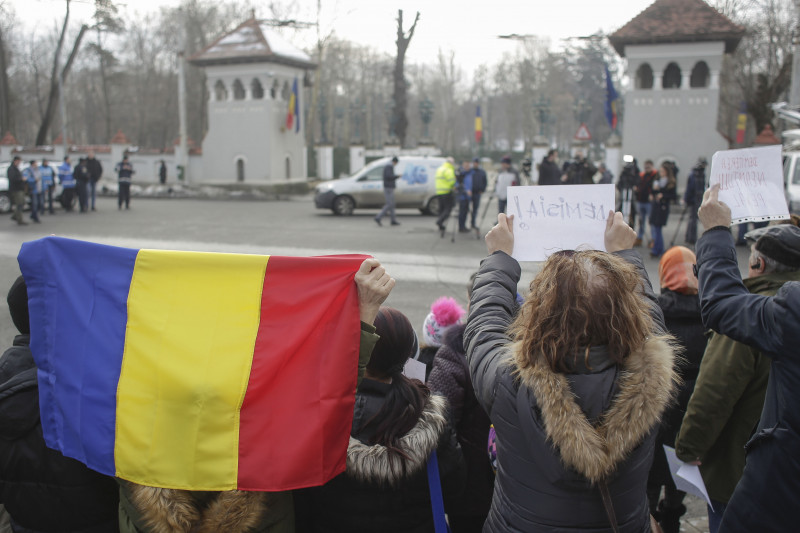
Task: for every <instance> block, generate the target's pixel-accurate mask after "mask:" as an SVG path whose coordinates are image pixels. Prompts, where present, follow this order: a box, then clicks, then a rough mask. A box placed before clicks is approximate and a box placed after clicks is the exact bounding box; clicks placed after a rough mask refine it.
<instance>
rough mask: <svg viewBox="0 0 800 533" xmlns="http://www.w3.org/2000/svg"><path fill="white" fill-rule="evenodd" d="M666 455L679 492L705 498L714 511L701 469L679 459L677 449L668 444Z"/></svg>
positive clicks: (665, 449) (665, 450)
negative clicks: (676, 453)
mask: <svg viewBox="0 0 800 533" xmlns="http://www.w3.org/2000/svg"><path fill="white" fill-rule="evenodd" d="M664 453H665V454H666V455H667V463H669V472H670V474H672V479H673V481H675V486H676V487H677V488H678V490H682V491H684V492H688V493H689V494H694V495H695V496H697V497H699V498H703V499H704V500H705V501H706V502H707V503H708V505H709V506H710V507H711V508H712V509H713V506H712V505H711V498H709V497H708V491H707V490H706V484H705V483H704V482H703V476H702V475H700V468H699V467H697V466H695V465H690V464H689V463H684V462H683V461H681V460H680V459H678V456H677V455H675V448H671V447H669V446H667V445H666V444H665V445H664Z"/></svg>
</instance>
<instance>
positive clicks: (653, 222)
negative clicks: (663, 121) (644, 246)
mask: <svg viewBox="0 0 800 533" xmlns="http://www.w3.org/2000/svg"><path fill="white" fill-rule="evenodd" d="M652 187H653V191H652V196H653V204H652V206H651V208H650V233H651V236H652V238H653V239H652V241H651V243H652V245H653V246H652V248H651V249H650V257H660V256H661V254H663V253H664V233H663V228H664V226H666V225H667V220H668V219H669V211H670V209H669V207H670V204H671V203H673V202H675V200H676V199H677V197H678V193H677V189H678V182H677V180H676V179H675V173H674V170H673V167H672V163H669V162H667V161H664V162H663V163H661V167H660V168H659V179H658V180H657V181H653V184H652Z"/></svg>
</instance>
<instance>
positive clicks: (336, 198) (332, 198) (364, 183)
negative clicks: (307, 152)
mask: <svg viewBox="0 0 800 533" xmlns="http://www.w3.org/2000/svg"><path fill="white" fill-rule="evenodd" d="M398 159H399V161H398V163H397V166H396V167H395V173H396V174H400V175H401V178H400V179H398V180H397V182H396V183H397V189H396V191H395V201H396V204H397V207H398V208H401V207H414V208H417V209H419V210H420V211H421V212H422V213H425V214H430V215H437V214H438V213H439V203H438V202H437V200H436V180H435V179H434V178H435V176H436V169H437V168H439V167H440V166H441V165H442V164H443V163H444V161H445V160H444V158H443V157H413V156H400V157H399V158H398ZM391 160H392V159H391V158H390V157H384V158H382V159H378V160H376V161H373V162H372V163H370V164H368V165H367V166H366V167H364V168H363V169H361V170H360V171H358V172H357V173H355V174H354V175H353V176H350V177H349V178H344V179H340V180H333V181H328V182H325V183H322V184H320V185H318V186H317V188H316V191H315V194H314V203H315V204H316V206H317V208H319V209H331V210H332V211H333V212H334V213H335V214H337V215H352V214H353V211H354V210H355V209H362V208H373V209H374V208H380V207H381V206H382V205H383V203H384V197H383V169H384V167H385V166H386V165H388V164H389V163H390V162H391Z"/></svg>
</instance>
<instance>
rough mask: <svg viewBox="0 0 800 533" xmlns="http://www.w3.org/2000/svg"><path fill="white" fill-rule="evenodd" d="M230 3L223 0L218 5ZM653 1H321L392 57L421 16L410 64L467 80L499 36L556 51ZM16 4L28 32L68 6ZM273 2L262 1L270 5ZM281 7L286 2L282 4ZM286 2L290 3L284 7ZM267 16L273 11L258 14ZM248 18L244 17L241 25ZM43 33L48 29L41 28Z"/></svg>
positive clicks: (44, 0)
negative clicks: (400, 31)
mask: <svg viewBox="0 0 800 533" xmlns="http://www.w3.org/2000/svg"><path fill="white" fill-rule="evenodd" d="M219 1H221V2H224V0H219ZM653 1H654V0H616V1H608V0H607V1H604V2H603V1H598V0H548V1H544V0H534V1H530V0H528V1H525V0H489V1H483V2H477V1H475V2H470V1H466V2H465V1H463V0H458V1H456V0H396V1H387V0H322V6H323V7H322V17H321V18H322V29H323V32H324V33H327V32H328V31H330V29H331V28H334V29H335V32H336V34H338V35H339V36H341V37H343V38H345V39H348V40H351V41H354V42H358V43H362V44H368V45H370V46H373V47H375V48H377V49H379V50H381V51H383V52H387V53H390V54H393V53H394V50H395V44H394V40H395V32H396V26H395V24H396V23H395V18H396V15H397V10H398V9H403V12H404V17H405V20H406V27H407V26H408V25H410V24H411V22H412V21H413V17H414V14H415V13H416V12H417V11H419V12H420V14H421V20H420V22H419V24H418V25H417V30H416V33H415V35H414V38H413V40H412V41H411V46H410V48H409V50H408V54H407V59H408V60H409V61H411V62H413V63H430V62H433V61H435V59H436V57H437V54H438V52H439V50H442V51H445V52H450V51H453V52H455V59H456V62H457V63H458V64H460V65H461V66H462V67H464V68H465V70H466V71H467V73H468V74H471V73H472V71H473V70H474V69H475V68H476V67H477V66H478V65H480V64H492V63H495V62H496V61H497V60H498V59H499V58H500V57H501V56H502V54H503V53H504V52H511V51H513V50H514V49H515V47H516V46H517V45H516V43H515V42H513V41H509V40H504V39H499V38H498V37H497V36H498V35H503V34H512V33H516V34H520V35H536V36H540V37H542V38H544V39H549V40H550V41H551V43H552V46H554V47H558V46H560V45H561V43H562V42H563V41H562V40H563V39H567V38H570V37H577V36H582V35H589V34H592V33H594V32H595V31H597V30H603V31H605V32H612V31H614V30H616V29H617V28H619V27H620V26H622V25H623V24H625V23H626V22H628V20H630V19H632V18H633V17H635V16H636V15H637V14H638V13H639V12H641V11H642V10H643V9H645V8H646V7H647V6H648V5H650V4H651V3H652V2H653ZM6 2H7V3H8V4H11V6H13V8H14V10H15V12H16V14H17V20H18V21H19V22H20V23H21V24H22V25H24V26H25V27H33V26H34V25H35V26H42V25H44V26H47V27H48V28H50V27H53V24H54V22H55V21H57V20H59V19H62V18H63V14H64V5H65V2H64V0H6ZM267 3H268V2H267V1H264V2H263V4H264V5H266V4H267ZM277 3H281V0H277ZM283 3H284V4H289V3H290V2H288V1H284V2H283ZM293 3H294V4H296V5H297V6H299V9H298V12H297V13H296V15H295V17H296V18H297V19H298V20H307V21H313V20H314V19H315V16H316V13H315V10H316V1H315V0H293ZM118 4H119V5H122V6H123V8H122V9H123V12H128V13H132V12H135V11H138V12H140V13H144V12H147V11H153V10H157V9H158V6H161V5H170V6H175V5H178V4H179V0H127V1H126V2H124V3H123V2H122V1H120V2H118ZM92 5H93V2H92V0H73V3H72V6H73V9H72V13H73V14H74V16H75V18H74V19H73V20H75V21H76V22H77V21H78V20H80V19H87V18H89V17H90V16H91V13H92ZM258 15H259V16H266V15H267V10H266V8H265V9H264V11H263V12H259V13H258ZM248 17H249V13H246V12H245V13H242V20H245V19H246V18H248ZM38 31H44V30H42V29H40V30H38ZM315 36H316V34H315V32H314V30H313V29H310V30H305V31H303V32H301V33H299V34H298V35H296V36H294V37H293V40H294V42H295V44H296V45H297V46H300V47H304V46H308V45H310V44H312V43H313V42H314V39H315Z"/></svg>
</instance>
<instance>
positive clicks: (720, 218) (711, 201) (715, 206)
mask: <svg viewBox="0 0 800 533" xmlns="http://www.w3.org/2000/svg"><path fill="white" fill-rule="evenodd" d="M697 217H698V218H699V219H700V222H701V223H702V224H703V227H704V228H705V229H707V230H708V229H711V228H714V227H717V226H725V227H726V228H727V227H728V226H730V225H731V208H730V207H728V206H727V205H725V202H720V201H719V184H718V183H717V184H715V185H713V186H712V187H711V188H710V189H708V190H707V191H706V192H705V193H703V203H702V204H701V205H700V209H698V210H697Z"/></svg>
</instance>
